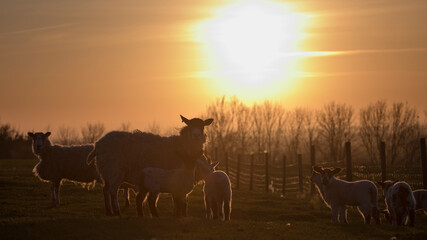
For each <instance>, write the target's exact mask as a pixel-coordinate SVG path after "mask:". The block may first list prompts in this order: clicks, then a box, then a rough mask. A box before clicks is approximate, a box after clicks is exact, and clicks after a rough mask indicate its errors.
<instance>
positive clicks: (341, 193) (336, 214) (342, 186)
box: [311, 167, 380, 224]
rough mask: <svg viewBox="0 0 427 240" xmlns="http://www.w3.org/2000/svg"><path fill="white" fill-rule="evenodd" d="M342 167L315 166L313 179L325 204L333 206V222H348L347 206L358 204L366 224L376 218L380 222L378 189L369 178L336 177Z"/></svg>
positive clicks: (376, 221) (377, 222)
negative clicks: (350, 178)
mask: <svg viewBox="0 0 427 240" xmlns="http://www.w3.org/2000/svg"><path fill="white" fill-rule="evenodd" d="M340 171H341V168H335V169H328V168H322V167H313V174H312V176H311V181H312V182H313V183H314V184H315V186H316V188H317V190H318V191H319V193H320V195H321V197H322V199H323V201H324V202H325V204H326V205H327V206H328V207H329V208H331V211H332V223H338V218H339V222H341V223H348V221H347V212H346V206H357V209H358V210H359V212H360V214H361V215H362V216H363V219H364V222H365V224H369V223H370V222H371V217H372V218H374V220H375V223H376V224H380V218H379V213H380V212H379V210H378V189H377V187H376V186H375V184H374V183H373V182H371V181H368V180H361V181H356V182H347V181H344V180H340V179H337V178H335V175H336V174H338V173H339V172H340Z"/></svg>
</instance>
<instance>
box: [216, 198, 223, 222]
mask: <svg viewBox="0 0 427 240" xmlns="http://www.w3.org/2000/svg"><path fill="white" fill-rule="evenodd" d="M217 204H218V208H217V209H218V218H219V220H220V221H223V220H224V213H223V209H224V207H223V206H224V201H222V200H221V201H218V202H217Z"/></svg>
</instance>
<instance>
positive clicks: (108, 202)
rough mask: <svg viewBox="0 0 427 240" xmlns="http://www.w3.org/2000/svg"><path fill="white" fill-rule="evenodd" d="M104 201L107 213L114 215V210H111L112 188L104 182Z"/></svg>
mask: <svg viewBox="0 0 427 240" xmlns="http://www.w3.org/2000/svg"><path fill="white" fill-rule="evenodd" d="M103 191H104V203H105V214H106V215H107V216H113V211H112V210H111V197H110V190H109V184H108V183H105V184H104V189H103Z"/></svg>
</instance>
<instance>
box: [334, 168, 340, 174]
mask: <svg viewBox="0 0 427 240" xmlns="http://www.w3.org/2000/svg"><path fill="white" fill-rule="evenodd" d="M341 170H342V169H341V168H335V169H334V170H333V171H332V175H336V174H338V173H340V172H341Z"/></svg>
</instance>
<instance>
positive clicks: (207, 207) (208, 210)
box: [205, 195, 212, 219]
mask: <svg viewBox="0 0 427 240" xmlns="http://www.w3.org/2000/svg"><path fill="white" fill-rule="evenodd" d="M205 212H206V219H211V217H212V211H211V205H210V204H209V201H208V199H207V197H206V195H205Z"/></svg>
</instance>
